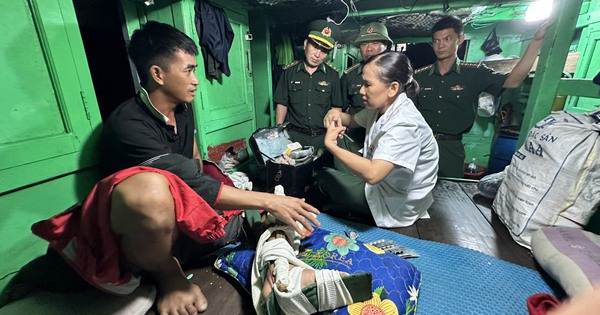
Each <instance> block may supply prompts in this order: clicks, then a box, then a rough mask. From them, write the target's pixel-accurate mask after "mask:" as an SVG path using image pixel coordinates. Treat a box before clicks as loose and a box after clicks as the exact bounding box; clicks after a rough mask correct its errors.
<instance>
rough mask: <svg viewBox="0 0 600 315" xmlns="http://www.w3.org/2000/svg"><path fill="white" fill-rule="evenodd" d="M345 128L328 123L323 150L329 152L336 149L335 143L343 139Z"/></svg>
mask: <svg viewBox="0 0 600 315" xmlns="http://www.w3.org/2000/svg"><path fill="white" fill-rule="evenodd" d="M345 131H346V127H344V126H342V125H340V126H336V125H335V124H334V123H330V124H329V126H328V127H327V133H325V148H327V150H329V151H331V148H334V147H337V141H338V140H339V139H341V138H342V137H344V132H345Z"/></svg>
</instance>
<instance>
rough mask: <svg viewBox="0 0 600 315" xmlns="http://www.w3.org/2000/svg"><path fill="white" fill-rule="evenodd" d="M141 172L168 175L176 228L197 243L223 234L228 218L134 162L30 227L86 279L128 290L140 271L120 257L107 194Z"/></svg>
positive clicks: (186, 189)
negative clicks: (68, 206) (74, 203)
mask: <svg viewBox="0 0 600 315" xmlns="http://www.w3.org/2000/svg"><path fill="white" fill-rule="evenodd" d="M142 172H155V173H159V174H161V175H163V176H164V177H165V178H166V179H167V180H168V182H169V189H170V190H171V194H172V195H173V200H174V202H175V219H176V224H177V228H178V229H179V231H181V232H182V233H185V234H186V235H188V236H189V237H191V238H192V239H194V240H195V241H197V242H199V243H208V242H212V241H214V240H216V239H218V238H220V237H222V236H223V235H225V230H224V229H223V227H224V226H225V224H226V223H227V220H226V219H224V218H221V217H220V216H219V215H218V214H217V212H215V211H214V209H213V208H212V207H211V206H210V205H208V204H207V203H206V202H205V201H204V199H202V198H201V197H200V196H199V195H198V194H197V193H196V192H195V191H193V190H192V189H191V188H190V187H189V186H188V185H187V184H186V183H185V182H184V181H183V180H181V179H180V178H179V177H177V176H176V175H174V174H173V173H170V172H167V171H163V170H160V169H156V168H151V167H141V166H136V167H131V168H128V169H125V170H122V171H119V172H117V173H115V174H113V175H110V176H108V177H106V178H104V179H103V180H101V181H99V182H98V183H97V184H96V186H94V188H93V189H92V191H91V192H90V194H89V196H88V198H87V199H86V201H85V203H84V204H83V205H81V206H79V207H73V208H71V209H69V210H67V211H64V212H62V213H59V214H57V215H55V216H54V217H52V218H50V219H47V220H43V221H40V222H37V223H35V224H34V225H33V226H32V227H31V230H32V231H33V233H34V234H35V235H37V236H39V237H41V238H43V239H45V240H47V241H48V242H50V247H51V248H52V249H54V250H56V251H57V252H58V253H59V254H60V255H61V256H62V257H63V259H65V261H66V262H67V263H69V264H70V265H71V267H73V269H75V271H77V273H79V274H80V275H81V276H82V277H83V278H84V279H85V280H86V281H88V282H89V283H90V284H92V285H94V286H95V287H97V288H99V289H101V290H103V291H106V292H109V293H112V294H117V295H122V294H129V293H131V292H132V291H133V290H135V288H137V287H138V286H139V277H137V276H135V275H134V274H133V273H132V272H131V270H130V269H129V268H127V267H126V264H124V263H123V261H124V257H123V256H122V253H121V252H120V249H119V242H118V240H117V238H116V236H115V235H114V233H113V231H112V227H111V223H110V207H111V195H112V192H113V190H114V188H115V186H116V185H118V184H119V183H121V182H122V181H124V180H125V179H127V178H129V177H130V176H132V175H135V174H138V173H142Z"/></svg>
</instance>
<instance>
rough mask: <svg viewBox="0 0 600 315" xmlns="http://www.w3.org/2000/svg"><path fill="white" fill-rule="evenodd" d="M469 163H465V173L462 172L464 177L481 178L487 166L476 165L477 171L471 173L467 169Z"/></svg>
mask: <svg viewBox="0 0 600 315" xmlns="http://www.w3.org/2000/svg"><path fill="white" fill-rule="evenodd" d="M469 164H470V163H465V164H464V165H465V168H464V170H465V173H464V178H468V179H477V180H479V179H481V178H482V177H483V176H485V174H486V171H487V168H486V167H485V166H481V165H477V171H476V172H475V173H471V172H469V171H468V169H469Z"/></svg>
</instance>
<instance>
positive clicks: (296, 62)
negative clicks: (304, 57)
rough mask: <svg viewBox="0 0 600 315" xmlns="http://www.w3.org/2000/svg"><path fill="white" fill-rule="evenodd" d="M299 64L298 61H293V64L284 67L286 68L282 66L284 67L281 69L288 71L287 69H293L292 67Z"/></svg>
mask: <svg viewBox="0 0 600 315" xmlns="http://www.w3.org/2000/svg"><path fill="white" fill-rule="evenodd" d="M299 62H300V61H298V60H295V61H294V62H292V63H290V64H289V65H286V66H284V67H283V70H287V69H289V68H291V67H293V66H295V65H297V64H298V63H299Z"/></svg>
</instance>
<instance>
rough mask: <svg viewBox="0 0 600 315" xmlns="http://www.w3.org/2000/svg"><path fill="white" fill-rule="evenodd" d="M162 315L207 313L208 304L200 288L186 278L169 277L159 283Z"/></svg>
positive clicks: (158, 306) (158, 301) (158, 307)
mask: <svg viewBox="0 0 600 315" xmlns="http://www.w3.org/2000/svg"><path fill="white" fill-rule="evenodd" d="M158 294H159V296H158V299H157V303H156V305H157V309H158V313H159V314H160V315H194V314H197V313H201V312H204V311H206V308H207V307H208V303H207V301H206V298H205V297H204V294H202V291H201V290H200V287H198V286H197V285H195V284H193V283H191V282H190V281H189V280H187V279H186V278H185V277H169V278H165V279H162V280H161V281H159V283H158Z"/></svg>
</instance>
